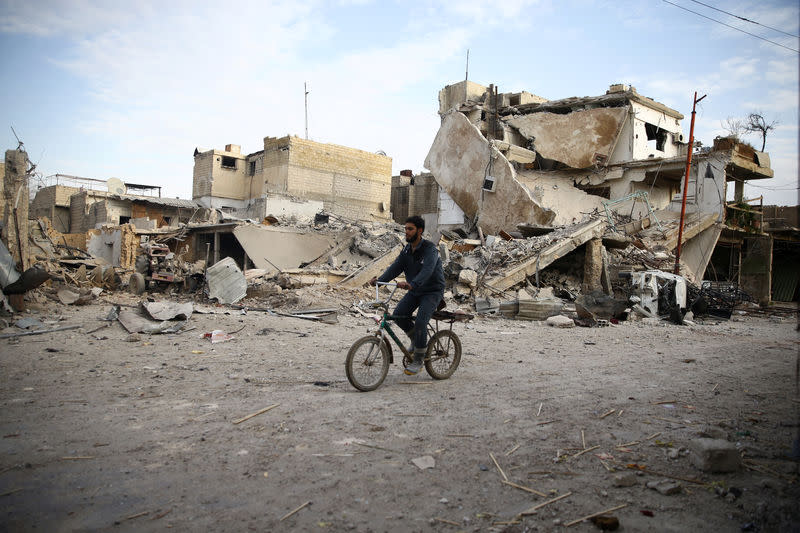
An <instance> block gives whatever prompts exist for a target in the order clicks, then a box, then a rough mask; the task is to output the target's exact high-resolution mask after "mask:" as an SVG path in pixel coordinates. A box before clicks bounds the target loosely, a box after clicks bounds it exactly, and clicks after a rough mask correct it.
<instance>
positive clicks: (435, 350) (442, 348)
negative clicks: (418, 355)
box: [425, 329, 461, 379]
mask: <svg viewBox="0 0 800 533" xmlns="http://www.w3.org/2000/svg"><path fill="white" fill-rule="evenodd" d="M460 362H461V339H459V338H458V335H456V334H455V333H453V332H452V331H450V330H449V329H443V330H442V331H438V332H436V333H435V334H434V335H433V337H431V340H430V341H428V352H427V353H426V354H425V370H427V371H428V374H430V376H431V377H432V378H433V379H447V378H449V377H450V376H452V375H453V372H455V371H456V368H458V363H460Z"/></svg>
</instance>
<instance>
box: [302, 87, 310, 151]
mask: <svg viewBox="0 0 800 533" xmlns="http://www.w3.org/2000/svg"><path fill="white" fill-rule="evenodd" d="M303 92H304V93H305V94H304V96H305V100H306V104H305V106H306V140H308V92H309V91H308V87H307V86H306V82H303Z"/></svg>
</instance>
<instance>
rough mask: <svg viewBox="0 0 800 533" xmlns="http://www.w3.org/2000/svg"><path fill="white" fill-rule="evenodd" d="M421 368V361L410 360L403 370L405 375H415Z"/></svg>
mask: <svg viewBox="0 0 800 533" xmlns="http://www.w3.org/2000/svg"><path fill="white" fill-rule="evenodd" d="M420 370H422V361H416V360H414V361H411V363H409V365H408V366H407V367H406V369H405V370H404V371H403V372H405V373H406V375H407V376H416V375H417V374H419V371H420Z"/></svg>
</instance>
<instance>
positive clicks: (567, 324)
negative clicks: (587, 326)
mask: <svg viewBox="0 0 800 533" xmlns="http://www.w3.org/2000/svg"><path fill="white" fill-rule="evenodd" d="M546 322H547V325H548V326H554V327H557V328H574V327H575V322H574V321H573V320H572V319H571V318H569V317H566V316H564V315H556V316H551V317H549V318H548V319H547V320H546Z"/></svg>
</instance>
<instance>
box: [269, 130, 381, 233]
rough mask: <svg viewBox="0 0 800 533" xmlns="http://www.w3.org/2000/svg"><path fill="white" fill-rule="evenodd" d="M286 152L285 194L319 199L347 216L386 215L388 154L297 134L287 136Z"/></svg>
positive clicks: (329, 209) (332, 210)
mask: <svg viewBox="0 0 800 533" xmlns="http://www.w3.org/2000/svg"><path fill="white" fill-rule="evenodd" d="M264 148H265V165H266V155H267V154H266V151H267V146H266V144H265V147H264ZM288 154H289V158H288V169H287V180H286V191H285V192H287V193H288V194H290V195H292V196H299V197H301V198H307V199H309V200H316V201H321V202H323V204H324V206H325V210H327V211H329V212H331V213H334V214H338V215H342V216H346V217H351V218H359V219H370V218H379V219H388V218H389V214H390V212H389V204H390V201H391V176H392V160H391V158H389V157H387V156H384V155H379V154H373V153H370V152H365V151H362V150H357V149H355V148H348V147H346V146H338V145H335V144H322V143H317V142H314V141H308V140H305V139H300V138H298V137H289V139H288Z"/></svg>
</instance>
